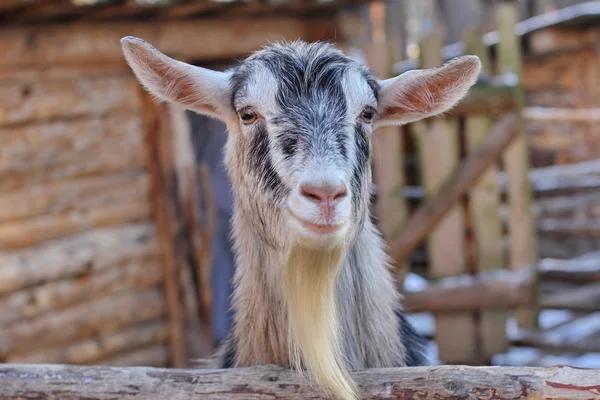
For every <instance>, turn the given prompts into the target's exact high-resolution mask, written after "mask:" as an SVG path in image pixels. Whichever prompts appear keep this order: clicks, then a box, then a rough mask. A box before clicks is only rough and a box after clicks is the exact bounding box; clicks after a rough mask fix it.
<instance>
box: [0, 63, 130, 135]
mask: <svg viewBox="0 0 600 400" xmlns="http://www.w3.org/2000/svg"><path fill="white" fill-rule="evenodd" d="M138 85H139V84H138V83H137V81H136V80H135V79H134V78H133V77H132V76H131V75H130V74H122V75H116V76H110V75H109V76H91V77H83V78H72V77H67V78H65V79H39V78H37V77H36V78H33V79H32V80H21V81H19V82H14V81H13V82H3V83H0V126H2V125H9V124H23V123H26V122H33V121H40V120H49V119H59V118H74V117H81V116H97V115H104V114H107V113H110V112H113V111H118V112H136V111H139V110H140V102H139V99H138V97H137V91H138V89H137V87H138Z"/></svg>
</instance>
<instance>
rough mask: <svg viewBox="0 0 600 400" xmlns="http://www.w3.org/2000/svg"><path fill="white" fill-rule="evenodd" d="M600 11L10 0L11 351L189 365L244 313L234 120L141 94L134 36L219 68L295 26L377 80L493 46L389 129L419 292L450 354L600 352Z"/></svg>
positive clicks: (6, 230)
mask: <svg viewBox="0 0 600 400" xmlns="http://www.w3.org/2000/svg"><path fill="white" fill-rule="evenodd" d="M599 22H600V1H598V2H596V1H592V2H584V1H575V0H568V1H567V0H515V1H500V0H391V1H382V0H372V1H369V0H243V1H238V0H220V1H217V0H70V1H67V0H0V54H1V56H0V362H7V363H70V364H102V365H142V366H173V367H187V366H189V365H190V359H192V358H206V357H208V356H210V354H211V353H212V351H213V349H214V348H215V346H216V345H217V344H218V343H219V342H220V341H221V340H222V339H223V338H224V337H225V335H227V333H228V332H229V330H230V329H231V314H230V312H229V296H230V294H231V290H232V288H231V278H232V275H233V272H234V265H233V257H232V249H231V242H230V240H229V232H230V227H229V218H230V216H231V210H232V196H231V192H230V189H229V183H228V179H227V177H226V174H225V172H224V168H223V159H222V150H223V146H224V143H225V140H226V134H225V128H224V126H223V124H221V123H220V122H217V121H213V120H210V119H208V118H205V117H202V116H199V115H196V114H192V113H189V112H184V111H181V110H179V109H176V108H173V107H171V106H169V105H165V104H157V103H156V102H154V101H153V100H152V99H151V98H149V97H148V95H147V94H146V93H144V92H143V91H142V90H141V89H140V86H139V84H138V83H137V81H136V80H135V79H134V77H133V75H132V73H131V71H130V69H129V68H128V67H127V66H126V64H125V62H124V59H123V56H122V53H121V48H120V44H119V40H120V39H121V38H122V37H124V36H128V35H133V36H137V37H140V38H142V39H145V40H147V41H148V42H150V43H152V44H153V45H154V46H155V47H157V48H158V49H160V50H161V51H162V52H164V53H166V54H168V55H169V56H171V57H174V58H177V59H179V60H182V61H185V62H188V63H191V64H195V65H200V66H203V67H209V68H214V69H224V68H228V67H230V66H232V65H235V63H236V61H237V60H239V59H241V58H243V57H245V56H246V55H248V54H249V53H250V52H252V51H253V50H256V49H258V48H260V47H262V46H264V45H265V44H268V43H269V42H273V41H277V40H282V39H297V38H301V39H304V40H307V41H314V40H325V41H331V42H333V43H335V44H336V45H338V46H339V47H340V48H342V49H343V50H344V51H345V52H346V53H347V54H348V55H350V56H351V57H353V58H355V59H357V60H360V61H361V62H363V63H365V64H366V65H368V66H369V67H371V68H372V69H373V70H374V71H375V73H376V74H377V75H378V76H379V77H380V78H389V77H392V76H395V75H398V74H400V73H403V72H405V71H408V70H411V69H415V68H429V67H434V66H437V65H439V64H441V63H443V62H444V61H446V60H449V59H451V58H453V57H456V56H459V55H462V54H477V55H479V56H480V57H481V59H482V60H483V62H484V72H483V73H482V76H481V78H480V80H479V82H478V83H477V84H476V86H475V87H474V88H473V90H472V91H471V93H470V94H469V95H468V97H467V98H466V99H464V100H463V102H461V104H460V105H459V106H458V107H456V108H455V109H454V110H452V111H451V112H449V113H448V114H447V115H445V116H444V118H431V119H429V120H425V121H420V122H418V123H414V124H409V125H407V126H404V127H402V128H385V129H380V130H378V132H377V134H376V135H375V137H374V160H373V163H374V165H373V167H374V179H375V185H374V187H373V201H374V202H373V218H374V219H375V221H376V222H377V224H378V225H379V227H380V229H381V230H382V232H383V234H384V236H385V238H386V239H387V240H388V242H389V243H390V255H391V256H392V257H393V259H394V260H395V270H396V272H397V274H396V275H397V277H398V282H399V284H398V289H399V290H400V291H401V292H402V293H403V295H404V297H405V305H406V309H407V311H408V312H409V313H410V319H411V321H413V322H414V323H415V325H416V327H417V329H418V330H419V331H420V332H422V333H423V334H424V335H426V336H427V337H428V338H429V340H430V347H429V351H430V354H429V356H430V358H431V360H432V362H434V363H443V364H456V363H460V364H469V365H555V364H566V365H574V366H585V367H595V368H599V367H600V316H599V315H600V314H599V311H600V246H599V245H598V237H599V235H600V160H597V158H598V156H599V155H600V128H598V122H599V121H600V108H599V107H600V86H599V83H600V63H599V61H600V25H599ZM511 113H516V114H517V115H518V117H519V118H518V122H517V123H516V124H514V123H513V124H510V123H508V122H507V119H506V118H507V115H510V114H511ZM425 206H427V207H425Z"/></svg>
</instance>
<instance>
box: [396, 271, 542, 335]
mask: <svg viewBox="0 0 600 400" xmlns="http://www.w3.org/2000/svg"><path fill="white" fill-rule="evenodd" d="M533 276H534V275H533V274H532V273H531V271H528V270H523V271H519V272H511V271H502V270H501V271H494V272H487V273H484V274H479V275H478V276H469V275H462V276H457V277H446V278H443V279H442V280H441V281H440V283H437V284H433V285H430V286H428V287H427V288H426V289H423V290H420V291H418V292H405V293H404V300H403V305H404V308H405V310H407V312H410V313H420V312H433V313H451V315H454V314H453V313H461V312H466V311H478V310H512V309H514V308H516V307H519V306H523V305H529V304H532V302H533V298H532V292H531V285H532V282H533ZM436 330H437V331H438V332H439V328H438V329H436Z"/></svg>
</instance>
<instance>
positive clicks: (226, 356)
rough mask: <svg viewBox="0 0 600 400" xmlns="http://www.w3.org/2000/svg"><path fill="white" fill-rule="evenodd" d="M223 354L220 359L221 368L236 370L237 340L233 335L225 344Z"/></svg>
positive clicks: (229, 336) (228, 337)
mask: <svg viewBox="0 0 600 400" xmlns="http://www.w3.org/2000/svg"><path fill="white" fill-rule="evenodd" d="M223 346H224V348H223V352H222V353H221V358H220V359H219V368H234V367H235V353H236V350H235V348H236V346H235V339H234V336H233V335H231V334H230V335H228V336H227V338H226V339H225V341H224V343H223Z"/></svg>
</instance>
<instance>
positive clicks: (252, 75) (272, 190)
mask: <svg viewBox="0 0 600 400" xmlns="http://www.w3.org/2000/svg"><path fill="white" fill-rule="evenodd" d="M122 46H123V51H124V54H125V57H126V59H127V61H128V63H129V65H130V66H131V68H132V69H133V71H134V73H135V75H136V76H137V78H138V79H139V81H140V82H141V83H142V85H143V86H144V87H145V88H146V89H147V90H148V91H150V92H151V93H152V94H153V95H155V96H156V97H157V98H158V99H159V100H162V101H169V102H172V103H175V104H179V105H181V106H182V107H185V108H187V109H190V110H193V111H196V112H199V113H202V114H205V115H209V116H212V117H215V118H218V119H220V120H221V121H223V122H224V123H225V124H226V125H227V127H228V130H229V137H228V141H227V146H226V149H225V164H226V167H227V170H228V174H229V177H230V179H231V183H232V189H233V193H234V213H233V220H232V226H233V240H234V249H235V255H236V274H235V282H234V284H235V290H234V295H233V309H234V311H235V318H234V328H233V331H232V333H231V335H230V337H229V338H228V339H227V341H226V343H225V344H224V346H223V348H222V349H221V351H220V352H219V359H218V360H219V361H218V362H219V365H218V366H219V367H224V368H232V367H241V366H250V365H256V364H280V365H284V366H288V367H299V368H306V369H308V370H309V372H314V374H313V375H314V376H315V377H316V380H317V381H318V382H320V383H322V385H323V386H324V387H325V388H329V389H331V391H332V392H333V393H334V394H335V395H337V396H338V397H341V398H343V397H345V398H352V397H353V396H355V395H356V393H355V392H353V390H351V389H348V390H346V389H344V388H339V387H336V383H335V382H334V383H331V381H335V379H337V378H335V379H334V378H332V379H331V381H328V379H329V378H328V377H327V376H325V377H323V376H322V375H327V374H328V372H327V371H325V372H323V371H321V372H318V371H316V370H318V369H319V368H320V367H319V366H318V365H315V363H316V364H318V363H319V361H314V360H313V361H314V362H313V361H311V356H310V355H309V352H310V351H312V350H310V348H311V346H312V345H311V344H306V343H304V342H303V340H305V341H306V340H308V341H310V340H314V341H321V342H322V344H320V345H319V344H317V345H315V346H322V347H323V348H322V349H320V350H316V349H317V347H315V349H313V350H314V351H315V352H317V353H319V352H321V351H323V352H327V351H329V350H330V349H329V347H332V346H336V345H339V348H340V352H341V356H342V359H343V361H341V363H340V362H338V364H336V362H335V361H334V362H332V365H333V367H331V368H333V369H335V368H339V369H345V368H347V369H349V370H356V369H362V368H377V367H400V366H417V365H423V364H424V363H426V359H425V355H424V340H423V338H421V337H420V336H419V335H418V334H417V333H416V332H415V330H414V329H413V328H412V327H411V326H410V324H409V322H408V321H407V320H406V318H405V317H404V315H403V312H402V309H401V299H400V296H399V294H398V293H397V291H396V289H395V284H394V281H393V274H392V272H391V268H390V265H389V260H388V258H387V257H386V252H385V243H384V241H383V240H382V237H381V236H380V234H379V232H378V230H377V228H376V227H375V226H374V224H373V223H372V221H371V219H370V218H369V201H370V200H369V199H370V198H369V188H370V186H371V183H372V182H371V180H372V177H371V159H372V141H373V138H372V136H373V131H374V130H375V129H376V128H377V127H379V126H385V125H400V124H405V123H408V122H412V121H416V120H419V119H423V118H427V117H430V116H434V115H438V114H440V113H443V112H445V111H447V110H448V109H450V108H451V107H452V106H454V105H455V104H456V103H457V102H458V101H459V100H460V99H461V98H462V97H463V96H464V95H465V94H466V93H467V91H468V90H469V88H470V87H471V86H472V85H473V84H474V83H475V81H476V79H477V77H478V75H479V72H480V68H481V65H480V62H479V59H478V58H477V57H473V56H465V57H461V58H458V59H455V60H452V61H450V62H448V63H446V64H444V65H442V66H440V67H438V68H434V69H429V70H419V71H410V72H407V73H405V74H402V75H400V76H398V77H395V78H392V79H387V80H380V79H377V78H376V77H375V76H374V75H373V73H372V72H371V71H370V70H369V69H368V68H366V67H365V66H364V65H362V64H360V63H358V62H356V61H354V60H352V59H351V58H349V57H347V56H345V55H344V54H343V53H342V52H341V51H339V50H337V49H336V48H335V47H334V46H332V45H330V44H327V43H305V42H302V41H294V42H291V43H282V44H274V45H270V46H268V47H265V48H263V49H261V50H259V51H257V52H255V53H254V54H252V55H251V56H250V57H248V58H246V59H245V60H243V61H241V62H240V63H239V65H237V66H236V67H234V68H232V69H230V70H228V71H225V72H217V71H210V70H207V69H204V68H200V67H195V66H191V65H188V64H185V63H182V62H179V61H175V60H173V59H171V58H169V57H167V56H165V55H163V54H161V53H160V52H159V51H158V50H156V49H154V48H153V47H152V46H150V45H149V44H147V43H146V42H144V41H142V40H141V39H137V38H132V37H127V38H124V39H123V40H122ZM299 249H300V250H299ZM332 249H338V250H339V251H338V252H337V253H336V252H335V251H333V250H332ZM292 254H294V255H292ZM303 254H308V255H307V256H306V257H305V256H304V255H303ZM323 254H327V256H326V257H325V256H323ZM330 254H333V255H330ZM335 254H337V255H339V257H338V256H336V255H335ZM327 257H330V258H327ZM291 259H294V260H296V261H294V263H292V262H291V261H290V260H291ZM298 260H300V261H298ZM323 260H326V261H323ZM336 260H338V261H336ZM321 264H322V265H321ZM329 264H331V265H332V267H329ZM299 269H306V270H307V271H310V273H309V274H308V275H306V276H307V277H304V278H303V277H301V276H300V275H302V273H300V274H299V275H298V276H296V275H294V274H295V273H296V272H298V270H299ZM311 269H312V270H311ZM328 269H330V270H331V273H328V272H327V273H324V272H322V270H328ZM321 275H322V276H321ZM313 276H320V278H318V279H317V282H316V283H315V285H314V286H315V287H316V286H318V285H320V284H322V280H323V279H325V280H326V279H328V277H330V278H331V279H332V286H333V290H332V293H333V299H332V301H333V304H334V306H333V308H334V309H333V310H329V311H331V312H330V313H328V311H327V310H328V308H327V304H325V309H324V310H321V309H320V302H321V299H320V298H319V296H321V294H320V292H319V293H313V292H311V291H312V288H313V285H312V283H311V284H310V285H309V286H305V287H307V288H308V289H307V291H308V292H306V291H302V290H300V289H298V290H299V292H298V293H296V294H295V295H292V294H290V290H291V291H292V292H293V291H294V290H295V289H294V288H293V287H294V285H295V283H294V282H296V280H302V279H308V280H310V279H312V278H311V277H313ZM290 277H291V278H290ZM315 279H316V278H315ZM286 280H287V281H286ZM290 282H291V283H290ZM290 285H291V287H292V288H291V289H290ZM325 286H326V285H325ZM325 286H324V287H325ZM319 290H320V289H319ZM324 290H325V289H324ZM315 291H316V289H315ZM325 292H326V290H325V291H324V293H325ZM303 296H304V297H303ZM322 296H323V300H322V302H323V303H327V299H326V297H327V296H326V294H322ZM315 297H316V298H317V299H316V300H314V298H315ZM305 301H306V303H304V302H305ZM294 302H299V303H301V304H300V305H299V306H298V307H297V308H296V310H299V311H292V310H293V307H294V305H293V304H292V303H294ZM317 314H318V315H317ZM306 315H308V316H306ZM303 318H305V319H306V318H314V320H315V321H317V322H314V323H315V335H316V336H317V337H315V338H314V339H302V337H301V335H302V334H301V333H298V332H297V331H301V330H302V329H306V327H304V328H303V325H302V324H303V323H304V322H306V321H304V322H301V321H300V320H302V319H303ZM320 318H323V319H326V320H327V319H331V320H334V321H329V322H328V321H324V322H323V321H322V322H318V321H319V319H320ZM311 323H313V322H311V321H309V322H308V323H307V324H309V325H310V324H311ZM320 323H324V324H325V325H326V326H325V327H324V328H323V330H322V332H325V333H323V335H324V336H323V337H319V335H320V334H319V333H318V332H321V331H319V330H318V328H317V327H318V326H319V324H320ZM328 324H331V327H328V326H329V325H328ZM327 332H329V333H327ZM327 338H329V339H327ZM330 339H331V340H330ZM295 341H297V342H298V343H294V342H295ZM328 349H329V350H328ZM334 350H335V349H334ZM334 350H332V352H331V354H332V357H334V355H335V351H334ZM296 353H297V354H296ZM328 354H329V353H328ZM296 356H298V358H299V360H296V359H295V357H296ZM315 360H316V358H315ZM311 363H312V364H311ZM335 365H337V367H336V366H335ZM331 376H334V375H331ZM335 376H338V375H335ZM339 376H340V377H341V378H339V379H341V380H343V379H347V378H344V377H343V376H346V377H347V375H343V374H342V375H339ZM348 379H349V378H348Z"/></svg>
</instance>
